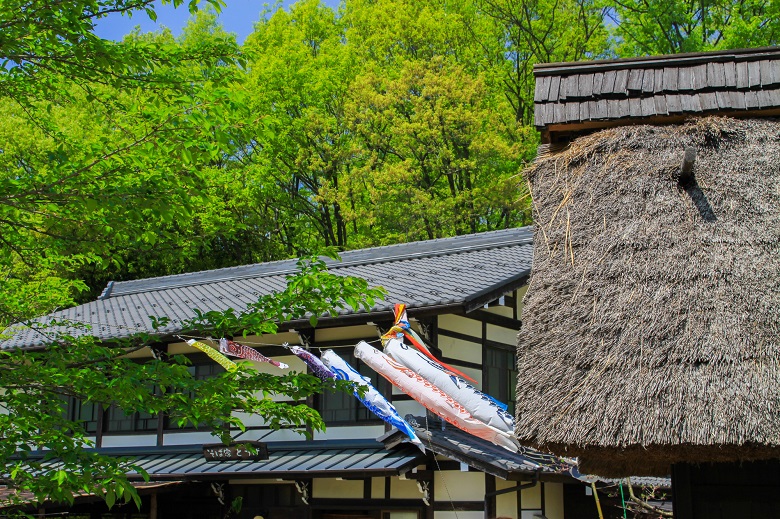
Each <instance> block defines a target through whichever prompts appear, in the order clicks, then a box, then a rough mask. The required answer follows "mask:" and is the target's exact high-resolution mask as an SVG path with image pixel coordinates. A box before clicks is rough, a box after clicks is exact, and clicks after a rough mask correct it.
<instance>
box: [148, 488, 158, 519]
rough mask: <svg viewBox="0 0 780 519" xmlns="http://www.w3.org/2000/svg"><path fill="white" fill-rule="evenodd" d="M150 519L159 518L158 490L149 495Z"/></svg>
mask: <svg viewBox="0 0 780 519" xmlns="http://www.w3.org/2000/svg"><path fill="white" fill-rule="evenodd" d="M149 519H157V492H152V494H151V495H150V496H149Z"/></svg>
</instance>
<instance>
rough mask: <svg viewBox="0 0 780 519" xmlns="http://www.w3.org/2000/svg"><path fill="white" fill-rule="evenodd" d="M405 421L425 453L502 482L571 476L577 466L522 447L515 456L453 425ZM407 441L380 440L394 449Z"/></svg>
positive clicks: (393, 435)
mask: <svg viewBox="0 0 780 519" xmlns="http://www.w3.org/2000/svg"><path fill="white" fill-rule="evenodd" d="M405 418H406V421H407V422H409V423H410V424H411V425H412V427H414V429H415V433H416V434H417V436H418V437H419V438H420V440H421V441H422V443H423V445H424V446H425V448H426V449H429V450H431V451H433V452H435V453H436V454H440V455H442V456H447V457H448V458H450V459H453V460H456V461H459V462H461V463H465V464H466V465H468V466H470V467H472V468H475V469H477V470H480V471H482V472H486V473H488V474H492V475H494V476H496V477H500V478H502V479H518V476H522V475H525V476H527V475H528V474H533V473H537V472H538V473H540V474H565V475H570V471H571V469H572V468H573V467H574V464H572V463H570V462H568V461H565V460H563V459H562V458H560V457H558V456H553V455H552V454H545V453H543V452H540V451H537V450H534V449H529V448H525V447H523V448H522V449H521V451H520V452H518V453H516V454H515V453H512V452H510V451H508V450H506V449H504V448H503V447H499V446H497V445H493V444H492V443H490V442H488V441H486V440H483V439H482V438H478V437H476V436H472V435H471V434H468V433H466V432H465V431H461V430H460V429H457V428H456V427H454V426H452V425H449V424H445V425H444V427H442V422H441V421H440V420H438V419H435V418H428V419H426V418H425V417H420V416H412V415H406V417H405ZM405 438H406V437H405V436H404V435H403V434H402V433H401V432H399V431H398V430H397V429H393V430H391V432H390V433H387V434H385V435H384V436H381V437H380V438H378V439H379V440H380V441H383V442H384V443H385V444H386V445H388V446H392V445H395V444H396V442H397V441H404V440H405Z"/></svg>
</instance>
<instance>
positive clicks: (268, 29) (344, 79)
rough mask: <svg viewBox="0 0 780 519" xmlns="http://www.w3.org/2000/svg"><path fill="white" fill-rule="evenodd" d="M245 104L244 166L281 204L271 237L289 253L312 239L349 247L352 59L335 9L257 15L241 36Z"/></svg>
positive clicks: (305, 4)
mask: <svg viewBox="0 0 780 519" xmlns="http://www.w3.org/2000/svg"><path fill="white" fill-rule="evenodd" d="M244 52H245V53H246V55H247V57H248V63H249V69H250V74H249V77H248V80H247V81H248V88H249V90H250V92H251V93H250V94H249V101H248V103H249V105H250V106H251V108H252V112H253V113H256V114H261V118H260V119H259V120H257V121H256V126H255V131H254V132H249V133H248V134H247V138H246V141H245V145H244V148H245V150H246V154H245V156H244V157H243V164H242V165H243V167H244V168H245V171H246V174H247V180H248V182H249V183H250V189H251V190H253V191H254V192H255V193H256V196H255V200H257V201H260V200H261V199H262V198H263V197H267V198H268V199H271V200H273V201H274V203H275V204H276V206H277V207H278V208H279V213H278V217H277V218H276V222H275V223H276V225H277V233H276V237H277V239H279V240H281V241H282V242H283V243H285V244H286V246H287V253H288V254H292V253H294V252H295V251H296V250H301V249H304V250H305V249H306V248H309V249H311V248H314V247H316V246H317V245H318V244H322V245H325V246H327V247H330V246H335V247H338V248H341V249H344V248H346V247H347V242H348V238H347V227H346V221H345V218H344V208H343V207H342V206H341V201H340V200H337V199H336V198H334V197H333V196H330V193H332V192H334V191H338V190H339V188H340V183H341V182H342V181H343V180H344V178H345V177H346V176H348V175H349V170H350V161H351V156H352V142H351V136H350V135H349V133H348V131H347V129H346V127H345V122H344V101H345V95H346V92H347V91H348V89H349V87H350V85H351V83H352V80H353V77H354V75H355V71H356V69H357V64H356V61H355V60H354V59H353V56H351V55H349V49H348V48H347V47H346V46H345V45H344V44H343V42H342V31H341V24H340V23H339V21H338V19H337V18H336V16H335V13H334V12H333V11H332V10H331V9H330V8H327V7H324V6H322V5H320V3H319V2H318V1H316V0H307V1H302V2H299V3H297V4H295V5H293V7H292V8H291V9H290V12H289V13H288V12H285V11H281V10H280V11H277V12H276V13H275V14H274V15H273V16H271V17H270V18H268V19H265V20H261V22H260V23H259V24H258V25H257V26H256V29H255V32H254V33H253V34H252V35H251V36H250V37H249V38H248V39H247V42H246V43H245V45H244Z"/></svg>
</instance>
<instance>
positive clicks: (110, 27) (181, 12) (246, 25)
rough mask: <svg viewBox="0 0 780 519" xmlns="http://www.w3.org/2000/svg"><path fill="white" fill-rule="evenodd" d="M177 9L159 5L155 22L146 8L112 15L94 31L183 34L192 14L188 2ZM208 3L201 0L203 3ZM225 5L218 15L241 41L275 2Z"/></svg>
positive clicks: (116, 36) (333, 1)
mask: <svg viewBox="0 0 780 519" xmlns="http://www.w3.org/2000/svg"><path fill="white" fill-rule="evenodd" d="M294 3H295V2H294V0H284V1H283V2H282V7H284V8H285V9H286V8H288V7H289V6H290V5H292V4H294ZM322 3H323V4H325V5H327V6H330V7H332V8H334V9H336V8H337V7H338V5H339V1H338V0H322ZM184 4H185V5H182V6H180V7H178V8H176V9H174V8H173V7H172V6H171V5H170V4H168V5H159V4H158V5H157V8H156V11H157V21H156V22H153V21H152V20H150V19H149V17H148V16H147V15H146V13H144V12H143V11H139V12H136V13H134V15H133V17H132V18H130V17H128V16H121V15H118V14H117V15H111V16H107V17H106V18H103V19H102V20H100V21H99V22H98V24H97V26H96V28H95V33H96V34H97V35H98V36H100V37H101V38H106V39H110V40H121V39H122V37H123V36H124V35H125V34H127V33H129V32H130V31H132V30H133V28H134V27H135V26H136V25H138V26H140V27H141V32H150V31H159V30H160V29H162V28H163V27H167V28H169V29H170V30H171V31H172V32H173V34H174V35H176V36H178V35H179V34H181V30H182V28H183V27H184V25H185V24H186V23H187V19H188V18H189V16H190V13H189V11H188V10H187V5H186V4H187V2H186V1H185V2H184ZM204 4H205V2H204V1H203V0H201V5H204ZM226 4H227V5H226V6H225V7H224V8H223V9H222V12H221V13H220V15H219V21H220V22H221V23H222V26H223V27H224V28H225V30H226V31H228V32H234V33H236V35H237V36H238V41H239V43H242V42H243V41H244V39H245V38H246V37H247V36H248V35H249V34H250V33H251V32H252V27H253V24H254V23H255V22H256V21H258V20H259V19H260V13H261V12H262V11H263V9H264V8H265V7H267V6H269V4H273V2H269V1H268V0H226Z"/></svg>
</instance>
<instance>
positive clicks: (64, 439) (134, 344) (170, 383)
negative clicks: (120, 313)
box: [0, 259, 383, 507]
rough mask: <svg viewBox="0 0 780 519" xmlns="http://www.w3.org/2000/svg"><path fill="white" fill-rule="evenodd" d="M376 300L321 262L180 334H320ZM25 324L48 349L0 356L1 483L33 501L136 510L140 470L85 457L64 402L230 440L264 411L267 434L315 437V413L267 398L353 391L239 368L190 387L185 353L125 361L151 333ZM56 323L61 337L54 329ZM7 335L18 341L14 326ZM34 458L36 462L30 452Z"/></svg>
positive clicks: (151, 339)
mask: <svg viewBox="0 0 780 519" xmlns="http://www.w3.org/2000/svg"><path fill="white" fill-rule="evenodd" d="M312 287H316V288H317V290H312ZM382 295H383V291H382V290H381V289H376V288H373V289H372V288H369V287H368V286H367V284H366V282H365V281H364V280H360V279H356V278H344V277H341V276H338V275H335V274H331V273H329V272H328V271H327V269H326V268H325V265H324V262H322V261H321V260H317V259H311V260H305V261H301V262H299V271H298V272H297V273H296V274H294V275H290V276H288V283H287V288H286V289H285V290H283V291H280V292H278V293H273V294H270V295H267V296H263V297H261V298H260V299H259V300H258V301H257V302H256V303H254V304H252V305H249V307H248V308H247V309H245V310H242V311H237V310H233V309H229V310H227V311H224V312H206V313H198V312H193V318H192V320H191V321H189V322H188V323H186V324H185V325H184V327H185V329H184V332H183V333H186V332H187V330H199V331H209V332H214V333H217V334H218V335H219V336H225V335H227V336H230V335H233V334H236V333H242V332H243V333H244V334H260V333H275V332H276V330H277V329H278V324H279V323H282V322H287V321H293V320H300V319H304V318H309V320H310V322H311V324H312V325H315V326H316V322H317V316H321V315H323V314H328V313H331V314H332V313H335V312H337V311H338V310H339V309H340V308H350V309H352V310H358V309H361V308H362V309H365V310H368V309H370V308H371V307H372V306H373V304H374V300H375V298H377V297H381V296H382ZM26 324H27V325H28V326H30V327H34V329H36V330H37V333H38V334H40V336H41V338H42V340H41V342H42V343H43V344H44V345H45V349H41V348H35V349H0V387H2V388H3V392H2V394H1V395H0V408H2V410H3V413H0V467H2V469H1V470H0V484H3V485H7V486H9V487H11V488H13V489H16V490H18V491H20V492H22V491H26V492H31V493H32V494H33V495H34V497H35V498H36V500H38V501H40V502H42V501H44V500H47V499H48V500H52V501H55V502H70V503H72V502H73V499H74V494H75V493H77V492H86V493H94V494H96V495H98V496H101V497H103V498H104V499H105V500H106V503H107V504H108V506H109V507H111V506H112V505H113V503H114V502H116V501H117V500H124V501H129V500H131V499H134V500H135V501H136V503H140V501H139V498H138V495H137V493H136V492H135V490H134V489H133V487H132V485H131V484H130V483H129V482H128V480H127V477H126V475H125V474H126V471H128V470H130V469H136V470H140V469H139V468H138V467H134V466H133V464H132V463H131V462H129V461H127V460H120V459H116V458H111V457H108V456H104V455H101V454H98V453H97V452H95V451H92V450H88V449H86V447H90V446H91V442H90V440H89V438H88V436H89V434H88V433H87V432H86V431H85V429H84V424H83V423H82V422H80V421H79V420H78V419H77V418H76V417H72V416H69V415H67V414H66V413H65V411H66V409H67V404H68V402H69V401H77V402H80V403H81V405H87V406H102V407H103V408H106V409H107V408H108V407H109V406H116V407H118V408H119V409H121V410H122V411H123V412H125V413H128V414H132V413H135V412H142V413H147V414H150V415H160V416H163V415H165V416H168V417H169V419H170V420H173V421H174V422H176V423H179V424H180V425H184V424H187V423H190V424H193V425H196V424H197V425H200V426H203V427H210V428H212V430H213V432H214V434H215V435H217V436H219V438H220V439H221V440H223V441H229V439H230V434H231V433H230V430H229V427H238V428H241V429H242V430H243V425H242V423H241V420H240V419H239V417H238V416H237V415H236V414H235V413H236V412H241V413H249V414H257V415H260V416H262V417H263V418H264V419H265V420H266V423H267V424H268V425H269V426H270V427H272V428H279V427H293V428H297V429H298V430H300V431H301V432H305V429H304V428H305V427H307V428H309V429H311V430H315V431H317V430H322V429H323V428H324V425H323V422H322V420H321V418H320V417H319V415H318V414H317V412H316V411H314V410H313V409H311V408H309V407H307V406H305V405H299V404H294V403H287V402H279V401H275V400H274V399H273V398H272V397H273V396H275V395H286V396H288V397H290V398H291V399H293V400H298V401H300V400H302V399H305V398H306V397H308V396H311V395H312V394H314V393H316V392H321V391H323V390H324V389H331V390H333V389H341V390H351V388H348V387H346V385H345V384H324V383H322V382H321V381H319V379H316V378H315V377H312V376H309V375H306V374H300V373H295V372H293V373H290V374H287V375H284V376H275V375H269V374H265V373H260V372H257V371H255V370H253V369H252V368H249V367H247V366H246V365H242V364H240V363H239V367H238V369H237V370H236V371H226V372H224V373H222V374H221V375H219V376H217V377H215V378H210V379H207V380H196V379H195V378H194V377H193V375H192V374H191V373H190V372H189V371H188V369H187V364H188V361H187V359H186V357H184V356H180V355H175V356H170V357H169V356H167V355H165V354H162V353H158V354H157V355H156V356H147V357H146V358H143V359H139V358H137V357H136V358H129V357H128V354H129V353H133V352H137V351H140V350H143V349H151V348H153V346H154V344H155V342H156V341H157V340H159V339H158V337H156V336H155V335H154V334H152V335H150V334H137V335H135V336H133V337H131V338H128V339H118V340H115V341H112V342H110V343H101V342H99V341H97V339H96V338H94V337H93V336H91V335H90V333H89V329H88V328H84V327H83V325H82V326H79V323H65V322H59V323H48V324H43V323H42V322H41V321H30V322H28V323H26ZM158 324H159V325H165V324H167V320H166V319H161V320H159V322H158ZM63 326H67V327H68V330H67V331H61V330H62V327H63ZM7 332H8V333H13V328H12V329H9V330H7ZM38 450H43V451H44V454H43V456H40V455H36V454H35V453H36V451H38ZM8 499H9V501H8V502H0V505H4V506H8V505H14V504H21V502H22V499H21V497H20V496H19V495H17V494H11V495H10V496H9V498H8Z"/></svg>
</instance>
